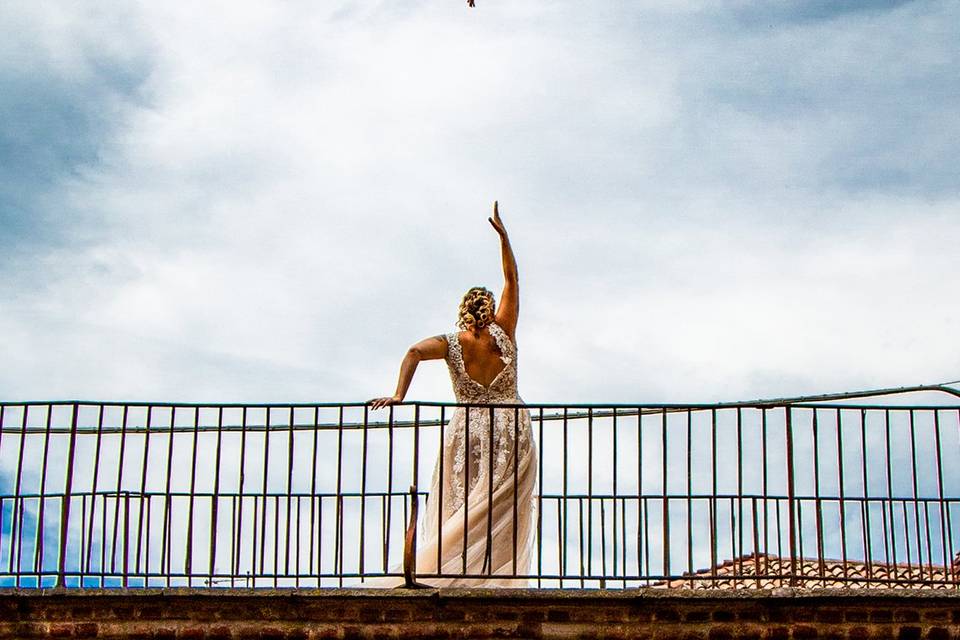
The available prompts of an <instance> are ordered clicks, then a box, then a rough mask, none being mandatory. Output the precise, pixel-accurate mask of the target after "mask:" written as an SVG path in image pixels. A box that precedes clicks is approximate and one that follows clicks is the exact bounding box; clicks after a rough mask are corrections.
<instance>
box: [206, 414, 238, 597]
mask: <svg viewBox="0 0 960 640" xmlns="http://www.w3.org/2000/svg"><path fill="white" fill-rule="evenodd" d="M222 450H223V406H222V405H221V406H219V407H217V446H216V447H215V450H214V463H213V496H212V497H211V498H210V558H209V562H208V563H207V576H208V577H207V579H208V580H209V583H210V585H211V586H213V574H214V571H215V567H216V559H217V532H218V526H219V514H220V458H221V452H222ZM232 534H233V532H231V536H230V537H231V538H232V537H233V535H232Z"/></svg>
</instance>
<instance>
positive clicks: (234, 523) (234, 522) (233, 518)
mask: <svg viewBox="0 0 960 640" xmlns="http://www.w3.org/2000/svg"><path fill="white" fill-rule="evenodd" d="M229 498H230V559H229V562H230V571H229V573H228V575H229V576H230V586H231V587H235V586H236V585H237V578H238V575H237V574H238V573H239V572H238V571H237V570H235V569H234V560H235V559H236V556H237V555H238V554H239V551H238V550H237V535H235V534H236V532H237V531H238V529H239V528H240V527H241V526H242V524H241V522H240V520H239V518H238V515H239V514H238V513H237V508H238V505H240V504H242V503H243V496H242V495H240V494H237V493H233V494H230V495H229Z"/></svg>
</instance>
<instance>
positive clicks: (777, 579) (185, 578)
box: [0, 386, 960, 588]
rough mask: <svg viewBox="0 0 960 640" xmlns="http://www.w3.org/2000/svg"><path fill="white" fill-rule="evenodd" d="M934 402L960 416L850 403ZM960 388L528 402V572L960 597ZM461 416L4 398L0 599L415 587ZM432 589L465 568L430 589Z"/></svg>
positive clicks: (447, 407)
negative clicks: (59, 592)
mask: <svg viewBox="0 0 960 640" xmlns="http://www.w3.org/2000/svg"><path fill="white" fill-rule="evenodd" d="M918 391H940V392H945V393H946V394H951V395H950V396H946V397H949V398H951V400H950V401H951V402H952V403H953V404H943V405H941V404H925V405H920V404H909V405H900V404H854V402H855V401H856V400H857V399H858V398H863V397H867V396H870V397H875V396H880V395H891V394H896V393H906V392H918ZM957 397H960V393H958V392H957V391H955V390H953V389H951V388H949V387H943V386H932V387H913V388H905V389H896V390H882V391H874V392H863V393H854V394H835V395H829V396H818V397H814V398H799V399H779V400H770V401H750V402H742V403H723V404H691V405H681V404H673V405H631V406H626V405H615V406H611V405H570V406H558V405H537V404H529V405H526V409H527V410H529V411H530V414H531V419H532V426H533V435H534V440H535V443H536V447H537V451H538V462H537V471H536V473H537V491H536V494H535V498H534V499H535V500H536V522H535V529H536V536H535V540H534V543H533V544H534V549H533V555H532V558H533V560H532V563H531V566H530V568H529V570H528V571H524V572H516V573H514V574H511V576H512V577H516V578H519V579H521V583H525V584H529V585H530V586H539V587H606V588H623V587H637V586H660V587H666V588H670V587H694V588H698V587H706V588H710V587H743V586H747V587H749V586H758V587H760V586H777V585H783V586H851V587H865V586H873V587H878V586H879V587H883V586H896V587H918V588H919V587H925V588H930V587H937V588H955V586H956V585H958V584H960V579H958V578H960V575H958V574H960V566H955V562H954V558H955V556H956V555H957V552H958V551H960V550H958V549H957V544H958V542H960V539H958V534H960V530H958V528H957V527H958V524H960V465H958V464H957V462H958V461H960V402H957V400H956V398H957ZM457 407H458V405H452V404H444V403H427V402H419V403H408V404H405V405H398V406H395V407H392V408H390V409H389V410H386V411H380V412H376V413H374V412H372V411H371V410H370V409H369V408H368V407H366V406H365V405H363V404H311V405H303V404H294V405H206V404H204V405H194V404H164V403H97V402H73V401H70V402H39V403H37V402H4V403H0V587H3V586H6V587H11V586H16V587H50V586H63V587H114V586H116V587H154V586H192V587H217V586H255V587H260V586H269V587H324V586H349V585H357V584H359V582H360V579H362V578H365V577H370V576H383V575H392V576H398V577H399V576H402V569H401V567H402V565H403V555H404V549H405V547H406V548H407V551H408V552H409V551H410V550H411V549H410V547H411V543H412V541H413V540H414V539H415V537H416V534H413V535H409V536H406V542H405V533H407V532H406V529H407V527H408V524H413V525H414V526H416V523H417V517H416V516H415V515H414V517H413V518H412V519H411V513H412V512H415V503H416V502H418V501H419V502H422V501H423V499H425V498H427V493H426V491H425V488H427V487H429V486H430V477H431V474H432V472H433V468H434V461H435V460H436V457H437V452H438V451H439V449H440V442H441V441H442V439H443V438H444V437H445V435H446V434H445V433H444V430H445V429H446V428H447V427H448V423H449V419H450V417H451V415H452V413H453V412H454V411H456V410H457ZM503 410H509V411H517V410H518V409H517V407H512V406H511V407H509V408H504V409H503ZM411 486H412V488H413V490H412V491H408V487H411ZM420 511H421V512H422V511H423V509H420ZM421 522H422V518H421ZM420 526H421V528H422V524H421V525H420ZM421 534H422V532H421ZM410 559H411V554H410V553H408V558H407V569H408V570H409V571H410V572H412V571H413V570H415V567H412V566H411V562H410ZM411 577H412V576H411ZM431 577H434V578H436V577H458V574H456V573H447V574H443V575H440V576H438V575H436V574H433V575H431V574H425V573H418V574H416V579H418V580H422V581H424V582H427V583H429V582H430V580H429V579H430V578H431ZM459 577H463V576H462V575H461V576H459ZM474 577H477V578H482V577H483V576H482V575H480V574H477V575H476V576H474Z"/></svg>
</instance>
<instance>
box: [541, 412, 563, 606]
mask: <svg viewBox="0 0 960 640" xmlns="http://www.w3.org/2000/svg"><path fill="white" fill-rule="evenodd" d="M542 425H543V423H542V422H541V429H542ZM567 429H568V423H567V408H566V407H564V408H563V505H562V506H563V518H562V519H563V545H562V549H561V551H562V553H561V556H560V575H562V576H566V575H567V538H568V533H569V529H568V528H567V525H568V522H569V518H568V516H569V511H568V507H567V504H568V502H569V500H570V499H569V498H568V495H569V490H568V485H567V475H568V474H569V466H568V460H567V454H568V447H567V442H568V433H567ZM541 433H542V431H541ZM560 586H561V587H563V581H562V580H561V581H560Z"/></svg>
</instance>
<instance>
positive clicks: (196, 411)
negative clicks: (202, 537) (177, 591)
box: [184, 407, 213, 587]
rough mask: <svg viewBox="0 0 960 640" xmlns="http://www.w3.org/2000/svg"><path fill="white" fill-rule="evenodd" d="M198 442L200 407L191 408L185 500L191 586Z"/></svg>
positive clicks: (190, 582) (186, 566)
mask: <svg viewBox="0 0 960 640" xmlns="http://www.w3.org/2000/svg"><path fill="white" fill-rule="evenodd" d="M199 444H200V407H194V408H193V449H192V450H191V452H190V499H189V500H188V501H187V510H188V512H187V540H186V543H187V553H186V565H185V566H184V573H185V574H187V586H188V587H192V586H193V576H192V574H193V509H194V504H195V502H194V500H195V499H194V496H195V495H196V491H197V447H198V446H199ZM212 530H213V529H212V527H211V531H212Z"/></svg>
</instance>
